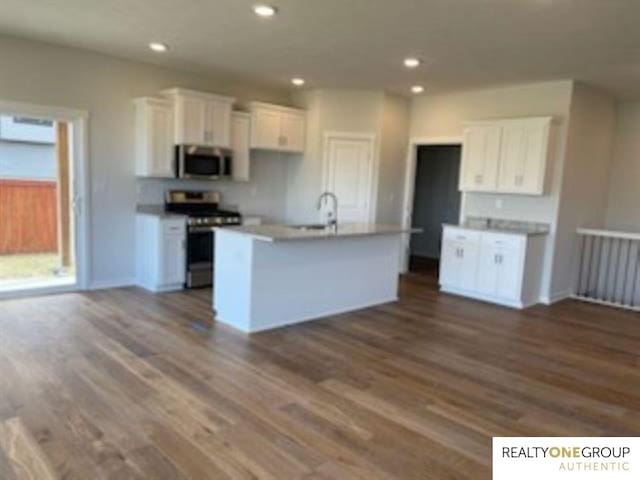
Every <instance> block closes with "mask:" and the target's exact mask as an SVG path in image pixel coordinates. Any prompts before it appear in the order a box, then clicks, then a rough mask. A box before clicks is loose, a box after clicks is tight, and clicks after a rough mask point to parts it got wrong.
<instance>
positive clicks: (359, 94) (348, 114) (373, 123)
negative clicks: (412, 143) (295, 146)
mask: <svg viewBox="0 0 640 480" xmlns="http://www.w3.org/2000/svg"><path fill="white" fill-rule="evenodd" d="M383 98H384V93H383V92H378V91H368V90H313V91H308V92H302V93H300V94H298V95H296V96H295V97H294V101H295V103H296V104H297V105H298V106H299V107H301V108H304V109H306V110H307V114H308V118H307V145H306V151H305V154H304V158H299V159H298V160H297V161H296V160H295V159H291V161H290V162H289V170H288V190H287V220H288V221H289V222H292V223H304V222H314V221H318V219H319V217H318V211H317V210H316V201H317V199H318V196H319V195H320V193H322V190H323V185H322V179H323V176H322V175H323V171H322V169H323V141H324V132H327V131H334V132H354V133H372V134H375V135H377V136H378V137H377V138H378V144H379V143H380V133H381V122H382V117H381V113H382V109H383ZM376 150H379V147H378V148H377V149H376ZM374 156H375V157H376V158H377V156H378V152H376V153H375V155H374Z"/></svg>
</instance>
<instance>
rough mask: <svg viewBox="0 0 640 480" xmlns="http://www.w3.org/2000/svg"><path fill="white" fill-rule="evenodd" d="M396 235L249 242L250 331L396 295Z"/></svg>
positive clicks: (349, 308)
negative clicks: (251, 246)
mask: <svg viewBox="0 0 640 480" xmlns="http://www.w3.org/2000/svg"><path fill="white" fill-rule="evenodd" d="M399 249H400V235H399V234H392V235H375V236H363V237H356V238H354V237H351V238H349V237H343V238H331V239H322V240H304V241H286V242H274V243H268V242H261V241H258V240H256V241H255V242H254V252H253V275H252V305H251V322H250V324H251V325H250V329H251V331H260V330H266V329H269V328H275V327H279V326H283V325H289V324H293V323H298V322H303V321H307V320H311V319H314V318H320V317H325V316H327V315H332V314H337V313H342V312H347V311H351V310H357V309H361V308H365V307H369V306H373V305H379V304H382V303H387V302H392V301H395V300H397V295H398V275H399V271H398V255H399Z"/></svg>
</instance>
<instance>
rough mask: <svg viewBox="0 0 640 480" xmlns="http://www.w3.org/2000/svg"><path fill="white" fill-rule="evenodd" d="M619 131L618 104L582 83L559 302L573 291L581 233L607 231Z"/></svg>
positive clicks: (569, 166) (566, 195)
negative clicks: (591, 229) (582, 230)
mask: <svg viewBox="0 0 640 480" xmlns="http://www.w3.org/2000/svg"><path fill="white" fill-rule="evenodd" d="M614 126H615V103H614V100H613V99H612V98H611V97H610V96H608V95H607V94H605V93H603V92H600V91H598V90H594V89H592V88H589V87H587V86H585V85H583V84H580V83H576V84H575V85H574V89H573V95H572V99H571V110H570V116H569V128H568V133H567V149H566V154H565V162H564V170H563V175H562V194H561V196H560V208H559V211H558V219H557V228H556V239H555V254H554V262H553V263H554V265H553V276H552V286H551V292H552V295H553V296H554V297H556V298H562V297H565V296H567V295H568V294H569V293H572V292H573V288H574V285H573V282H574V276H573V275H574V274H575V267H576V265H577V262H578V251H579V248H578V236H577V234H576V229H577V228H578V227H595V228H602V227H603V225H604V223H605V213H606V205H607V194H608V177H609V172H610V168H611V155H612V149H613V136H614Z"/></svg>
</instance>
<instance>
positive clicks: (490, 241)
mask: <svg viewBox="0 0 640 480" xmlns="http://www.w3.org/2000/svg"><path fill="white" fill-rule="evenodd" d="M482 245H486V246H489V247H491V248H496V249H501V250H509V251H522V250H523V248H524V245H525V237H524V236H523V235H510V234H508V233H489V232H487V233H483V234H482Z"/></svg>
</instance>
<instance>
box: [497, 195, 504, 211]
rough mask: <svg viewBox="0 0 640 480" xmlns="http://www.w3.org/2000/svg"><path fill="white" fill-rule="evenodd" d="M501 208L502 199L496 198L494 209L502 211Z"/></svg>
mask: <svg viewBox="0 0 640 480" xmlns="http://www.w3.org/2000/svg"><path fill="white" fill-rule="evenodd" d="M502 206H503V203H502V199H501V198H496V208H497V209H498V210H502Z"/></svg>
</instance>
